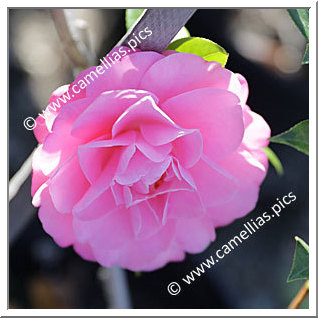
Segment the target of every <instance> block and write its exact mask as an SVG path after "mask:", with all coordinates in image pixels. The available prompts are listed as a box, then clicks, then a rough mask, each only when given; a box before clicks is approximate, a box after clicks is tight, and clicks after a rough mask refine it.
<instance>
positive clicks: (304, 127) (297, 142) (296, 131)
mask: <svg viewBox="0 0 318 318" xmlns="http://www.w3.org/2000/svg"><path fill="white" fill-rule="evenodd" d="M269 140H270V141H271V142H275V143H279V144H284V145H288V146H291V147H294V148H295V149H297V150H299V151H301V152H303V153H305V154H306V155H308V154H309V120H308V119H307V120H304V121H302V122H300V123H298V124H296V125H295V126H294V127H292V128H290V129H289V130H287V131H285V132H283V133H281V134H279V135H276V136H274V137H272V138H270V139H269Z"/></svg>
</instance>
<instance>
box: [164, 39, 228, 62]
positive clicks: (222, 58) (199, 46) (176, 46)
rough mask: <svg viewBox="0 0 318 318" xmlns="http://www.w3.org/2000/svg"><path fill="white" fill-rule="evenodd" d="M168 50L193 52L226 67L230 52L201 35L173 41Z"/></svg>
mask: <svg viewBox="0 0 318 318" xmlns="http://www.w3.org/2000/svg"><path fill="white" fill-rule="evenodd" d="M166 50H174V51H178V52H183V53H192V54H195V55H198V56H201V57H202V58H204V59H205V60H206V61H215V62H219V63H221V64H222V66H223V67H224V66H225V64H226V62H227V59H228V56H229V54H228V53H227V52H226V51H225V50H224V49H223V48H222V47H221V46H220V45H218V44H217V43H215V42H212V41H210V40H207V39H204V38H199V37H188V38H184V39H179V40H176V41H174V42H172V43H171V44H170V45H169V46H168V47H167V48H166Z"/></svg>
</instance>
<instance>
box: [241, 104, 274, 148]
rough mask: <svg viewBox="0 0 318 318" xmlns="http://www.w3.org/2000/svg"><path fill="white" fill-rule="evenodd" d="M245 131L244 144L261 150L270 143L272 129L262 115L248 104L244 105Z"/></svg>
mask: <svg viewBox="0 0 318 318" xmlns="http://www.w3.org/2000/svg"><path fill="white" fill-rule="evenodd" d="M243 114H244V122H245V133H244V138H243V144H244V145H245V146H246V147H248V148H249V149H251V150H254V149H255V150H260V149H262V148H264V147H266V146H267V145H268V143H269V141H268V139H269V138H270V136H271V130H270V128H269V126H268V124H267V123H266V121H265V120H264V119H263V117H262V116H260V115H258V114H256V113H254V112H253V111H251V110H250V108H249V107H248V106H245V107H244V110H243Z"/></svg>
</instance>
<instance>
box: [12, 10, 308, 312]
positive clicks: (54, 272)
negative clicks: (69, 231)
mask: <svg viewBox="0 0 318 318" xmlns="http://www.w3.org/2000/svg"><path fill="white" fill-rule="evenodd" d="M71 11H72V14H73V15H74V17H75V18H78V17H80V18H82V19H84V20H85V21H87V23H88V27H89V37H90V40H91V47H92V50H94V51H95V52H96V54H97V56H98V58H101V57H103V56H105V54H106V53H107V51H108V50H109V49H111V48H112V47H113V46H114V45H115V44H116V43H117V42H118V40H119V39H120V38H121V37H122V36H123V35H124V33H125V26H124V10H119V9H118V10H115V9H112V10H97V9H82V10H71ZM186 27H187V28H188V30H189V31H190V34H191V35H192V36H200V37H205V38H208V39H210V40H213V41H215V42H217V43H219V44H220V45H222V46H223V47H224V48H225V49H226V50H227V51H228V52H229V53H230V56H229V60H228V63H227V66H226V67H227V68H229V69H230V70H232V71H233V72H238V73H241V74H243V75H244V76H245V77H246V79H247V80H248V82H249V87H250V94H249V99H248V105H250V106H251V108H252V109H253V110H254V111H256V112H257V113H259V114H261V115H262V116H263V117H264V118H265V120H266V121H267V122H268V123H269V125H270V126H271V129H272V135H275V134H277V133H280V132H282V131H284V130H286V129H288V128H290V127H291V126H292V125H294V124H296V123H297V122H299V121H301V120H303V119H307V118H308V105H309V101H308V97H309V96H308V65H303V66H302V65H301V58H302V55H303V53H304V49H305V41H304V39H303V38H302V35H301V34H300V33H299V31H298V30H297V28H296V27H295V26H294V24H293V22H292V21H291V19H290V18H289V16H288V14H287V13H286V11H285V10H282V9H240V10H238V9H236V10H233V9H231V10H230V9H228V10H227V9H226V10H225V9H223V10H216V9H213V10H198V11H197V12H196V13H195V14H194V16H193V17H192V18H191V20H190V21H189V22H188V23H187V25H186ZM72 80H73V74H72V70H71V67H70V63H69V61H68V59H67V57H66V56H65V55H64V53H63V49H62V47H61V45H60V42H59V38H58V36H57V33H56V30H55V28H54V25H53V23H52V21H51V16H50V14H49V12H48V10H45V9H38V10H36V9H32V10H31V9H11V10H10V11H9V83H10V86H9V143H10V144H9V147H10V148H9V156H10V157H9V163H10V170H9V175H10V178H11V177H12V176H13V175H14V173H15V172H16V171H17V170H18V169H19V167H20V166H21V164H22V163H23V162H24V161H25V159H26V158H27V157H28V156H29V155H30V153H31V152H32V150H33V149H34V147H35V146H36V144H37V142H36V140H35V138H34V136H33V133H32V132H31V131H28V130H26V129H25V128H24V126H23V120H24V119H25V118H26V117H29V116H33V117H36V115H37V113H38V112H39V111H40V110H41V109H44V108H45V106H46V105H47V103H48V99H49V96H50V94H51V92H52V91H53V90H54V89H55V88H57V87H58V86H61V85H64V84H66V83H69V82H71V81H72ZM271 147H272V149H273V150H274V151H275V152H276V154H277V155H278V156H279V158H280V159H281V161H282V164H283V166H284V170H285V174H284V175H283V176H282V177H279V176H277V174H276V173H275V171H274V169H273V168H272V167H270V168H269V172H268V175H267V177H266V179H265V181H264V183H263V185H262V187H261V192H260V197H259V202H258V205H257V207H256V208H255V210H254V211H252V212H251V213H250V214H249V215H248V216H247V217H246V218H245V219H244V218H243V219H240V220H237V221H235V222H234V223H233V224H231V225H230V226H227V227H225V228H219V229H217V239H216V241H215V242H214V243H212V244H211V245H210V247H209V248H208V249H207V250H206V251H205V252H203V253H201V254H197V255H188V256H187V258H186V260H185V261H184V262H182V263H171V264H168V265H167V266H166V267H164V268H163V269H160V270H157V271H154V272H150V273H141V274H138V273H137V274H136V273H132V272H129V271H127V272H126V273H127V275H128V282H129V294H130V297H131V300H132V306H133V308H285V307H286V306H287V305H288V303H289V302H290V300H291V299H292V298H293V296H294V295H295V294H296V292H297V289H298V288H299V287H300V286H301V283H302V282H294V283H290V284H287V283H286V278H287V276H288V273H289V270H290V267H291V263H292V258H293V252H294V245H295V242H294V236H295V235H298V236H300V237H302V238H303V239H304V240H305V241H307V242H308V193H309V187H308V173H309V171H308V157H307V156H305V155H304V154H302V153H299V152H297V151H296V150H294V149H292V148H289V147H287V146H283V145H275V144H273V145H271ZM291 191H292V192H293V193H294V194H295V195H296V196H297V200H296V201H295V202H294V203H292V204H291V205H290V206H288V207H287V208H286V209H285V210H283V211H282V213H281V216H280V218H275V219H273V220H271V221H270V222H269V223H267V224H266V225H264V226H263V227H262V228H261V229H260V230H259V231H257V232H256V233H255V234H254V235H253V236H252V237H250V238H249V239H248V240H246V241H244V242H243V244H241V245H240V246H239V247H237V248H236V249H235V250H234V251H232V253H231V254H229V255H228V256H226V257H225V258H224V259H223V260H222V261H220V262H219V263H218V264H217V265H216V266H214V267H213V268H212V269H211V270H208V271H207V272H206V273H205V274H204V275H202V277H200V278H197V279H196V281H195V282H193V283H192V284H191V285H190V286H185V284H184V283H183V284H181V287H182V288H183V289H182V292H181V293H180V294H179V295H178V296H171V295H169V294H168V293H167V290H166V287H167V285H168V284H169V283H170V282H171V281H177V282H178V281H179V282H180V281H181V278H183V277H185V275H186V274H188V273H189V272H190V271H191V270H193V269H194V268H195V267H196V266H198V265H199V264H200V263H201V262H202V261H204V260H205V258H207V257H209V256H210V255H214V254H215V251H216V250H217V249H218V248H219V247H221V246H222V245H223V244H225V243H226V242H228V241H229V240H230V239H231V238H232V237H233V236H234V235H236V234H238V233H239V232H240V230H241V228H242V227H243V224H244V222H246V221H248V220H250V219H251V218H253V219H255V218H256V217H257V216H259V215H261V214H262V213H263V212H264V211H267V210H268V209H269V208H270V207H271V206H272V205H273V204H274V203H275V202H276V198H282V196H284V195H286V194H287V193H289V192H291ZM29 199H30V198H29V196H26V200H29ZM312 213H313V211H312ZM9 253H10V254H9V262H10V272H9V294H10V297H9V306H10V308H108V307H109V299H108V296H107V294H105V291H104V289H103V287H105V286H103V284H104V283H105V282H103V281H102V280H101V279H100V275H98V272H99V266H98V265H97V264H96V263H90V262H87V261H84V260H82V259H81V258H80V257H79V256H78V255H77V254H75V252H74V251H73V250H72V248H66V249H63V248H60V247H58V246H57V245H55V244H54V242H53V240H52V239H51V238H50V237H49V236H48V235H47V234H46V233H45V232H44V231H43V229H42V226H41V224H40V222H39V220H38V219H37V217H33V218H32V220H31V221H30V222H29V223H28V224H27V226H26V227H25V228H24V230H23V231H22V232H21V233H20V235H19V237H18V239H16V240H15V241H14V243H13V244H11V245H10V251H9ZM307 305H308V303H305V304H304V305H303V306H307Z"/></svg>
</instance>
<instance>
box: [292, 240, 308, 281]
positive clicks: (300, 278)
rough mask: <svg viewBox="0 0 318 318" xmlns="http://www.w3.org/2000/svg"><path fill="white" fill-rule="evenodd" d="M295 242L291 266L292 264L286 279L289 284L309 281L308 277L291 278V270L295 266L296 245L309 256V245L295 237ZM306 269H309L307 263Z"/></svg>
mask: <svg viewBox="0 0 318 318" xmlns="http://www.w3.org/2000/svg"><path fill="white" fill-rule="evenodd" d="M295 241H296V246H295V251H294V258H293V264H292V267H291V270H290V272H289V275H288V277H287V283H291V282H294V281H296V280H302V279H309V276H308V277H299V278H291V276H292V273H293V269H294V266H295V261H296V250H297V243H299V244H300V246H302V247H303V248H304V249H305V251H306V252H307V253H308V254H309V245H308V244H307V243H306V242H305V241H304V240H302V239H301V238H300V237H298V236H295ZM308 268H309V263H308Z"/></svg>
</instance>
